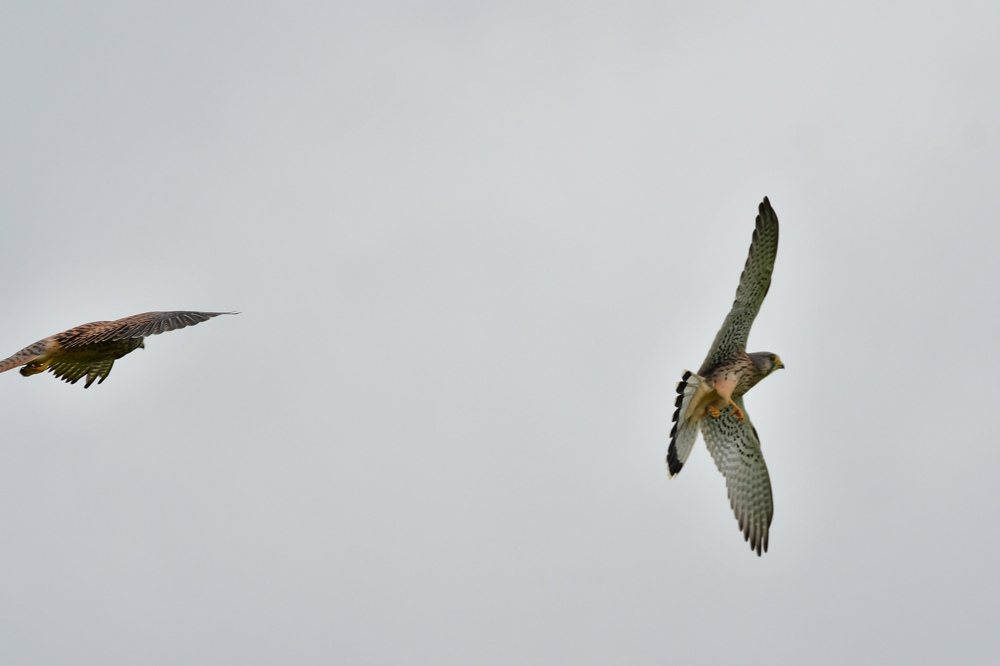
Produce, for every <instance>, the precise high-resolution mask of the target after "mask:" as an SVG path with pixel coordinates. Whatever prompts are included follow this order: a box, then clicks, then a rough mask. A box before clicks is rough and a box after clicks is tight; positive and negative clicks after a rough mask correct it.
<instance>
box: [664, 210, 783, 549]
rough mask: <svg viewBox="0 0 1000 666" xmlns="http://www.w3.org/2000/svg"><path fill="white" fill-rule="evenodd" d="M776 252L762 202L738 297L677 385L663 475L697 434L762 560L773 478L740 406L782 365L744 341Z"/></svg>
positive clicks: (773, 218)
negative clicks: (697, 364) (701, 357)
mask: <svg viewBox="0 0 1000 666" xmlns="http://www.w3.org/2000/svg"><path fill="white" fill-rule="evenodd" d="M777 254H778V217H777V215H775V213H774V209H773V208H771V202H770V201H768V199H767V197H764V201H763V202H762V203H761V204H760V206H759V208H758V215H757V224H756V227H755V228H754V232H753V239H752V241H751V243H750V252H749V254H748V256H747V261H746V265H745V266H744V267H743V274H742V275H741V276H740V284H739V287H738V288H737V289H736V300H735V301H734V302H733V307H732V309H731V310H730V312H729V315H728V316H727V317H726V320H725V322H723V324H722V328H721V329H719V332H718V334H717V335H716V336H715V341H714V342H713V343H712V347H711V348H710V349H709V352H708V355H707V356H706V357H705V362H704V363H703V364H702V366H701V369H700V370H699V371H698V373H697V374H695V373H693V372H690V371H688V372H685V373H684V376H683V377H682V379H681V381H680V382H679V383H678V385H677V399H676V401H675V403H674V406H675V411H674V416H673V422H674V425H673V428H672V429H671V431H670V446H669V448H668V449H667V470H668V471H669V473H670V476H671V477H674V476H676V475H677V474H679V473H680V471H681V469H682V468H683V467H684V463H685V462H686V461H687V458H688V455H689V454H690V453H691V449H692V448H693V447H694V443H695V441H696V440H697V438H698V432H699V431H700V432H701V433H702V436H703V437H704V438H705V444H706V445H707V447H708V450H709V453H711V455H712V459H713V460H714V461H715V465H716V467H718V468H719V471H720V472H722V475H723V476H724V477H725V478H726V488H727V489H728V491H729V501H730V505H731V506H732V508H733V512H734V513H735V514H736V519H737V521H738V522H739V526H740V530H741V531H742V532H743V536H744V538H745V539H746V540H747V541H749V542H750V547H751V549H753V550H754V551H756V552H757V555H760V554H761V552H766V551H767V543H768V532H769V530H770V526H771V519H772V517H773V515H774V503H773V501H772V497H771V481H770V478H769V476H768V473H767V466H766V465H765V464H764V456H763V454H762V453H761V450H760V439H759V438H758V436H757V430H756V429H755V428H754V427H753V424H752V423H751V421H750V417H749V416H748V415H747V413H746V410H745V409H744V407H743V395H744V394H745V393H746V392H747V391H749V390H750V389H751V388H753V387H754V386H755V385H756V384H757V383H758V382H760V381H761V380H762V379H763V378H764V377H767V376H768V375H769V374H771V373H772V372H774V371H775V370H779V369H781V368H783V367H785V366H784V364H783V363H782V362H781V359H780V358H778V356H777V354H772V353H770V352H753V353H747V351H746V344H747V337H748V336H749V334H750V327H751V326H752V325H753V321H754V319H755V318H756V317H757V313H758V312H759V311H760V306H761V303H763V302H764V297H765V296H766V295H767V292H768V289H769V288H770V286H771V273H772V272H773V270H774V260H775V257H776V256H777Z"/></svg>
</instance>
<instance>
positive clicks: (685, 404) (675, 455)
mask: <svg viewBox="0 0 1000 666" xmlns="http://www.w3.org/2000/svg"><path fill="white" fill-rule="evenodd" d="M701 388H702V378H701V377H699V376H698V375H696V374H694V373H693V372H691V371H685V372H684V376H683V377H682V378H681V380H680V381H679V382H678V383H677V400H676V401H675V402H674V406H675V407H676V409H675V410H674V418H673V422H674V427H673V428H672V429H671V430H670V448H668V449H667V469H668V470H669V471H670V476H671V477H674V476H677V474H679V473H680V471H681V468H682V467H683V466H684V463H685V462H686V461H687V459H688V456H689V455H690V454H691V449H692V448H693V447H694V442H695V440H696V439H698V429H699V425H700V423H699V420H698V419H696V418H688V411H689V407H690V406H691V401H692V400H693V399H694V397H695V395H696V394H697V393H698V392H699V389H701Z"/></svg>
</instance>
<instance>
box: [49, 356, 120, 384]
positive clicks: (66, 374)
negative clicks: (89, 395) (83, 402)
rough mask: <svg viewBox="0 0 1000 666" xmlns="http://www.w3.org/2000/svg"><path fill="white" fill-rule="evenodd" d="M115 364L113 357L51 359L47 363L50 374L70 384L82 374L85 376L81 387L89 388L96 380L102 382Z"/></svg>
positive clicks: (74, 382)
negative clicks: (91, 359)
mask: <svg viewBox="0 0 1000 666" xmlns="http://www.w3.org/2000/svg"><path fill="white" fill-rule="evenodd" d="M114 364H115V359H114V358H111V357H108V358H102V359H98V360H93V361H74V360H69V359H68V360H63V359H60V360H58V361H53V362H52V364H51V365H49V370H51V371H52V374H53V375H55V376H56V377H58V378H59V379H61V380H63V381H64V382H69V383H70V384H76V383H77V382H78V381H79V380H80V379H82V378H83V377H84V376H86V377H87V381H86V383H85V384H84V385H83V388H90V385H91V384H93V383H94V380H95V379H96V380H97V383H98V384H100V383H102V382H103V381H104V380H105V379H106V378H107V376H108V375H109V374H110V373H111V366H113V365H114Z"/></svg>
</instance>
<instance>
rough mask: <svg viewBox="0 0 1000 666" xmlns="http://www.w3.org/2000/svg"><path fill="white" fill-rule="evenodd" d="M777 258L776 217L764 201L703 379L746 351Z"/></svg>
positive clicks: (708, 357)
mask: <svg viewBox="0 0 1000 666" xmlns="http://www.w3.org/2000/svg"><path fill="white" fill-rule="evenodd" d="M777 255H778V216H777V215H775V214H774V209H773V208H771V202H770V201H768V200H767V197H764V201H763V202H761V204H760V207H759V209H758V215H757V226H756V228H755V229H754V231H753V240H752V241H751V243H750V254H749V255H748V256H747V263H746V265H745V266H744V267H743V275H741V276H740V286H739V287H737V289H736V300H735V301H733V309H732V310H730V311H729V315H728V316H727V317H726V321H725V322H723V324H722V328H721V329H719V332H718V334H716V336H715V342H713V343H712V348H711V350H709V352H708V356H707V357H706V358H705V363H704V364H703V365H702V366H701V370H699V371H698V374H699V375H705V374H706V373H707V372H708V370H709V369H710V368H711V367H713V366H715V365H717V364H718V363H719V362H721V361H724V360H726V359H728V358H731V357H732V356H733V354H735V353H738V352H743V351H746V348H747V336H749V335H750V327H751V326H752V325H753V320H754V319H755V318H756V317H757V312H758V311H759V310H760V304H761V303H763V302H764V296H766V295H767V290H768V288H769V287H770V286H771V271H773V270H774V259H775V257H776V256H777Z"/></svg>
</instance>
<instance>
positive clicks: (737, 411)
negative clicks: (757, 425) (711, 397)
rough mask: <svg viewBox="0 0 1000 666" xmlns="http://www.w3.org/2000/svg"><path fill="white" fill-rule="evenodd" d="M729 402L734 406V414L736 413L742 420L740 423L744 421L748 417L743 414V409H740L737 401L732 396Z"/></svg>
mask: <svg viewBox="0 0 1000 666" xmlns="http://www.w3.org/2000/svg"><path fill="white" fill-rule="evenodd" d="M729 404H730V405H732V406H733V414H735V415H736V418H738V419H739V420H740V423H743V422H744V421H746V418H744V416H743V410H742V409H740V407H739V405H737V404H736V403H735V402H733V400H732V398H730V400H729Z"/></svg>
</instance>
